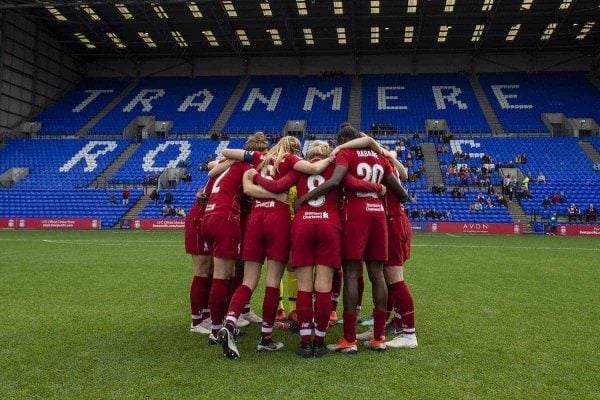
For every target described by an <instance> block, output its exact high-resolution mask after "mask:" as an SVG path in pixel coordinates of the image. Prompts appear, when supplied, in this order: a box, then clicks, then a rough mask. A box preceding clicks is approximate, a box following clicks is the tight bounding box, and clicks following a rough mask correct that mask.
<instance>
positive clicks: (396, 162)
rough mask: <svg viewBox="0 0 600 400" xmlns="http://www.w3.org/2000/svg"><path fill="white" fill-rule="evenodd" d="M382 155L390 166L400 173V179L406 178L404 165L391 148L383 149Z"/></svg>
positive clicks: (404, 179) (406, 172) (406, 173)
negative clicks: (389, 149) (388, 161)
mask: <svg viewBox="0 0 600 400" xmlns="http://www.w3.org/2000/svg"><path fill="white" fill-rule="evenodd" d="M383 155H384V156H385V157H386V158H387V159H388V160H390V162H391V163H392V166H393V167H394V168H396V171H398V175H400V181H406V180H408V171H407V170H406V167H405V166H404V165H402V163H401V162H400V161H399V160H398V154H397V153H396V152H395V151H393V150H392V151H388V150H386V149H383Z"/></svg>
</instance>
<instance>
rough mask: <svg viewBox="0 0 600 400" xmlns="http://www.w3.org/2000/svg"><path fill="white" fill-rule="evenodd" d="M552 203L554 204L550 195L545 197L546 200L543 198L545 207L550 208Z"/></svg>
mask: <svg viewBox="0 0 600 400" xmlns="http://www.w3.org/2000/svg"><path fill="white" fill-rule="evenodd" d="M551 204H552V201H551V200H550V197H548V196H546V197H544V200H542V206H544V208H550V205H551Z"/></svg>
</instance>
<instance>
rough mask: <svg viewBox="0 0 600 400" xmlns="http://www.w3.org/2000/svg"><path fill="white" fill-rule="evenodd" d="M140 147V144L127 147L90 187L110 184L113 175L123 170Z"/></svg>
mask: <svg viewBox="0 0 600 400" xmlns="http://www.w3.org/2000/svg"><path fill="white" fill-rule="evenodd" d="M140 146H141V144H140V143H131V144H129V146H127V147H126V148H125V150H123V152H122V153H121V154H119V156H118V157H117V158H116V159H115V160H114V161H113V162H112V163H110V164H109V165H108V167H106V169H105V170H104V171H102V173H101V174H100V175H99V176H98V177H97V178H96V179H95V180H94V181H93V182H92V183H90V185H89V186H88V187H90V188H95V187H102V186H103V185H104V184H106V183H108V181H109V180H110V178H112V177H113V175H114V174H116V173H117V171H118V170H119V169H121V167H122V166H123V164H125V162H126V161H127V160H129V157H131V155H132V154H133V153H135V151H136V150H137V149H138V148H139V147H140Z"/></svg>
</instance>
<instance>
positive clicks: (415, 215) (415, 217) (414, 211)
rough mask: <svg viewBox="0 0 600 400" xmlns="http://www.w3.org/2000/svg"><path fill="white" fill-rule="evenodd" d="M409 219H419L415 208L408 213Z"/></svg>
mask: <svg viewBox="0 0 600 400" xmlns="http://www.w3.org/2000/svg"><path fill="white" fill-rule="evenodd" d="M410 217H411V218H412V219H417V218H419V210H417V209H416V208H415V209H413V210H412V211H411V212H410Z"/></svg>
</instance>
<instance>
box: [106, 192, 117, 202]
mask: <svg viewBox="0 0 600 400" xmlns="http://www.w3.org/2000/svg"><path fill="white" fill-rule="evenodd" d="M108 202H109V203H110V204H117V196H115V194H114V193H113V194H111V195H110V198H109V199H108Z"/></svg>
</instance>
